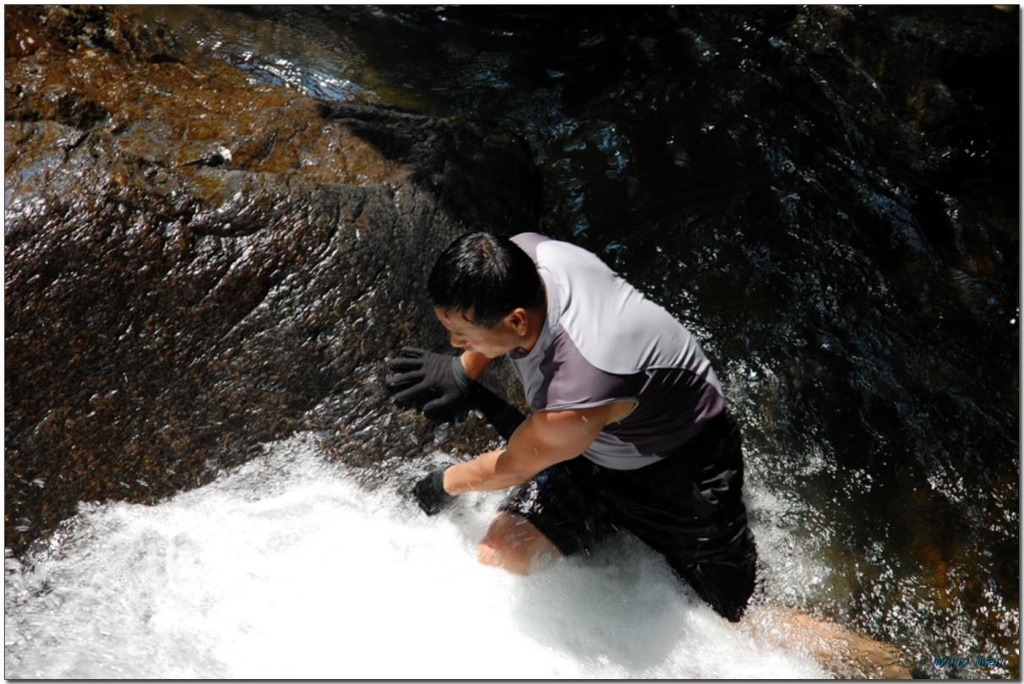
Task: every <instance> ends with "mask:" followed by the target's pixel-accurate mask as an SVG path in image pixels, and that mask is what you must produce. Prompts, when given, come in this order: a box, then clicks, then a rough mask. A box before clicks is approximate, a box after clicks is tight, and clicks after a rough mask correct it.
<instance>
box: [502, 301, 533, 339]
mask: <svg viewBox="0 0 1024 684" xmlns="http://www.w3.org/2000/svg"><path fill="white" fill-rule="evenodd" d="M505 325H507V326H508V327H509V329H510V330H512V332H514V333H515V334H517V335H519V336H520V337H522V336H523V335H525V334H526V333H527V328H528V323H527V316H526V309H524V308H522V307H516V308H515V309H512V311H511V312H510V313H509V314H508V315H507V316H505Z"/></svg>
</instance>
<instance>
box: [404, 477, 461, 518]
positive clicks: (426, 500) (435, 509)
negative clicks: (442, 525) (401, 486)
mask: <svg viewBox="0 0 1024 684" xmlns="http://www.w3.org/2000/svg"><path fill="white" fill-rule="evenodd" d="M447 469H448V466H444V467H442V468H438V469H437V470H434V471H433V472H431V473H429V474H428V475H427V476H426V477H424V478H423V479H422V480H420V481H419V482H417V483H416V485H415V486H414V487H413V489H412V493H413V496H415V497H416V503H418V504H419V505H420V508H422V509H423V512H424V513H426V514H427V515H436V514H437V513H440V512H441V510H442V509H444V508H445V507H446V506H448V504H450V503H451V502H452V501H454V500H455V497H454V496H452V495H451V494H449V493H448V492H446V491H444V471H445V470H447Z"/></svg>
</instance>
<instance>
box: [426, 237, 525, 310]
mask: <svg viewBox="0 0 1024 684" xmlns="http://www.w3.org/2000/svg"><path fill="white" fill-rule="evenodd" d="M427 293H428V294H429V296H430V302H431V304H433V305H434V306H435V307H437V308H439V309H443V310H446V311H450V310H452V309H461V311H462V315H463V316H464V317H466V320H469V321H470V322H471V323H474V324H476V325H484V326H487V327H492V326H495V325H497V324H498V322H499V321H501V319H502V318H504V317H505V316H506V315H507V314H508V313H509V312H510V311H512V310H513V309H515V308H517V307H522V308H524V309H529V310H537V309H543V308H544V307H545V298H544V285H543V283H542V282H541V279H540V274H539V273H537V267H536V266H535V265H534V263H533V260H532V259H530V257H529V256H528V255H527V254H526V252H524V251H523V250H522V249H521V248H520V247H519V245H517V244H516V243H514V242H512V241H511V240H509V239H508V238H499V237H497V236H495V235H492V234H490V233H470V234H467V235H463V236H462V237H460V238H458V239H456V240H455V241H454V242H453V243H452V244H450V245H448V247H447V248H446V249H445V250H444V251H443V252H441V256H439V257H438V258H437V261H436V262H434V268H433V269H432V270H431V271H430V278H429V279H428V280H427ZM470 309H472V312H470ZM470 313H472V316H473V318H472V319H470V318H468V316H469V315H470Z"/></svg>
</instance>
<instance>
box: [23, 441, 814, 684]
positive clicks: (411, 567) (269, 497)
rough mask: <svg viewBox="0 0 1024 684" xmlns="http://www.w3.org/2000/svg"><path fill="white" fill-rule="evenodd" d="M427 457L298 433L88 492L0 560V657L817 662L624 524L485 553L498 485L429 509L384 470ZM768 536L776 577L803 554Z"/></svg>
mask: <svg viewBox="0 0 1024 684" xmlns="http://www.w3.org/2000/svg"><path fill="white" fill-rule="evenodd" d="M442 457H443V455H441V454H435V455H434V456H433V458H435V459H440V458H442ZM427 460H429V459H427ZM428 465H429V464H428V463H427V462H426V461H424V462H419V463H403V464H395V465H394V470H395V475H394V478H393V480H392V482H394V483H395V485H393V486H387V485H386V486H383V487H380V488H378V489H376V490H375V491H373V492H370V491H367V490H366V489H365V488H363V487H361V486H360V485H358V484H356V482H355V480H354V478H353V477H352V474H351V473H349V472H347V471H346V470H345V469H344V468H341V467H338V466H334V465H332V464H330V463H328V462H327V461H326V460H324V458H323V456H322V454H321V453H320V450H319V447H318V446H317V442H316V439H315V438H314V437H312V436H310V435H300V436H297V437H295V438H293V439H291V440H288V441H285V442H281V443H278V444H274V445H270V447H269V448H268V449H267V451H266V453H265V454H264V455H263V456H261V457H259V458H257V459H255V460H253V461H251V462H249V463H248V464H246V465H245V466H243V467H241V468H240V469H238V470H236V471H234V472H232V473H230V474H227V475H225V476H223V477H221V478H220V479H219V480H217V481H216V482H214V483H212V484H211V485H208V486H206V487H203V488H201V489H197V490H194V491H190V492H184V493H181V494H178V495H177V496H175V497H173V498H172V499H170V500H169V501H167V502H164V503H162V504H159V505H156V506H140V505H130V504H125V503H111V504H105V505H89V506H83V508H82V510H81V512H80V514H79V515H78V516H76V517H75V518H74V519H72V520H71V521H69V522H68V523H67V524H66V525H65V526H64V527H63V528H62V529H61V530H60V531H59V532H58V533H57V534H56V535H54V536H53V537H51V538H50V540H49V542H48V546H47V547H46V548H45V549H43V550H40V551H39V552H37V553H35V554H32V555H30V556H29V558H27V559H26V561H25V562H24V564H22V563H21V562H19V561H17V560H15V559H12V558H8V559H7V560H6V581H5V589H4V604H5V614H6V616H7V618H6V623H5V657H4V665H5V674H6V676H7V677H13V678H205V677H218V678H228V677H230V678H289V679H295V678H357V679H362V678H515V679H522V678H598V677H600V678H605V677H609V678H631V677H658V678H688V677H697V678H746V677H756V678H763V677H783V678H803V677H811V678H821V677H823V676H826V674H825V673H824V672H823V671H822V670H821V669H819V667H818V665H817V664H816V663H815V662H814V661H813V660H811V659H809V658H807V657H805V656H803V655H801V654H800V653H799V652H798V651H795V650H794V651H785V650H781V649H778V648H774V647H770V646H767V645H765V644H764V643H762V642H759V641H757V640H755V639H753V638H751V637H750V636H748V635H746V634H744V633H742V632H741V631H737V629H735V628H734V627H733V626H730V625H729V624H728V623H726V622H725V621H724V620H722V619H721V618H719V617H718V616H716V615H715V614H714V613H713V612H712V611H711V610H710V609H709V608H707V607H706V606H704V605H703V604H701V603H700V602H699V601H698V600H697V599H696V597H695V596H694V595H693V594H692V592H690V590H689V589H688V588H686V587H683V586H682V585H681V584H679V583H678V582H677V581H676V580H675V579H674V578H673V577H672V576H671V575H670V574H669V571H668V569H667V568H666V566H665V565H664V564H663V563H662V562H661V561H660V559H659V557H657V556H656V555H655V554H653V553H652V552H650V551H649V550H647V549H646V548H645V547H643V546H642V545H641V544H640V543H639V542H637V541H636V540H634V539H632V538H630V537H625V536H624V537H621V538H618V539H615V540H613V541H612V542H611V543H610V544H609V545H608V546H607V547H606V548H604V549H602V550H601V551H599V552H598V553H596V554H595V555H593V556H590V557H587V558H573V559H567V560H562V561H559V562H557V563H556V564H554V565H553V566H551V567H549V568H547V569H546V570H544V571H542V572H540V573H538V574H536V575H533V576H531V577H525V578H524V577H516V576H511V575H508V574H506V573H504V572H502V571H500V570H495V569H493V568H488V567H484V566H481V565H479V564H478V563H477V562H476V559H475V545H476V542H477V540H478V539H479V538H480V536H481V535H482V533H483V532H484V530H485V529H486V526H487V524H488V522H489V519H490V517H491V515H492V514H493V511H494V507H495V504H496V503H497V495H494V494H486V495H484V494H479V495H470V496H465V497H462V498H461V499H460V500H459V502H458V505H457V507H456V508H455V509H453V510H452V511H450V512H447V513H446V514H444V515H441V516H438V517H434V518H427V517H426V516H424V515H423V514H422V513H421V512H420V511H419V509H418V508H416V507H415V504H414V503H413V502H411V501H410V500H409V499H408V498H406V497H405V496H404V495H402V494H401V492H400V489H401V488H400V487H398V486H397V483H399V482H403V481H408V479H409V478H411V477H413V476H414V475H415V474H416V473H418V472H421V471H422V470H424V469H425V468H426V467H428ZM758 505H781V504H778V503H776V504H772V502H771V501H770V500H769V499H765V500H764V501H763V502H762V504H758ZM759 532H760V533H761V534H762V536H763V537H764V538H765V540H766V541H767V540H772V541H779V540H780V539H781V537H784V536H785V535H786V532H785V531H784V530H779V529H770V528H766V529H762V530H759ZM790 545H791V546H792V543H791V544H790ZM775 546H776V545H775V544H774V543H772V544H768V545H764V544H762V548H764V549H765V550H766V551H768V553H769V561H770V563H769V564H770V565H771V564H773V563H774V564H775V565H776V566H777V567H779V569H780V571H781V572H779V573H776V576H775V577H773V578H772V579H773V582H774V583H775V584H785V583H787V582H794V583H797V584H804V583H806V582H807V581H808V579H809V577H808V576H809V575H814V573H815V572H817V570H816V569H815V568H814V567H813V565H812V563H811V562H810V561H808V562H807V564H806V565H805V566H803V567H801V566H799V563H797V564H796V565H794V563H793V562H792V559H791V560H790V561H783V560H782V559H775V560H772V554H773V553H776V552H774V551H772V548H773V547H775ZM784 547H785V545H784V544H783V545H780V548H784ZM780 553H786V552H785V551H781V552H780ZM793 557H798V554H794V555H793ZM787 574H788V575H789V576H791V577H792V579H791V580H786V579H785V577H786V576H787Z"/></svg>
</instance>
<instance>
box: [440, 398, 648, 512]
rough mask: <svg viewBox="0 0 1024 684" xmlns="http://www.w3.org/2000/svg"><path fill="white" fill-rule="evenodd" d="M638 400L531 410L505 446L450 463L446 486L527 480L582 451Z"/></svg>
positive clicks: (485, 486)
mask: <svg viewBox="0 0 1024 684" xmlns="http://www.w3.org/2000/svg"><path fill="white" fill-rule="evenodd" d="M632 406H633V402H628V401H620V402H615V403H612V404H606V405H604V406H597V407H594V408H586V409H569V410H564V411H540V412H538V413H534V414H531V415H530V416H529V417H528V418H527V419H526V420H525V421H524V422H523V423H522V425H520V426H519V427H518V428H517V429H516V431H515V432H514V433H513V434H512V438H511V439H509V441H508V445H507V447H506V448H504V449H499V450H497V451H490V452H487V453H485V454H481V455H480V456H478V457H476V458H475V459H473V460H472V461H467V462H465V463H460V464H458V465H454V466H451V467H450V468H448V469H447V470H446V471H445V473H444V490H445V491H446V492H447V493H448V494H462V493H464V492H468V491H474V490H485V491H486V490H493V489H504V488H506V487H511V486H514V485H518V484H522V483H523V482H527V481H529V480H530V479H532V478H533V476H534V475H536V474H537V473H539V472H540V471H542V470H544V469H545V468H547V467H549V466H552V465H554V464H556V463H559V462H561V461H567V460H569V459H571V458H575V457H576V456H579V455H580V454H581V453H583V452H584V451H585V450H586V449H587V447H589V446H590V444H591V442H593V441H594V440H595V439H596V438H597V435H598V433H600V432H601V430H602V429H604V426H605V425H607V424H608V423H610V422H613V421H615V420H619V419H620V418H622V417H623V416H624V415H626V413H628V412H629V410H630V409H631V408H632Z"/></svg>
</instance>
